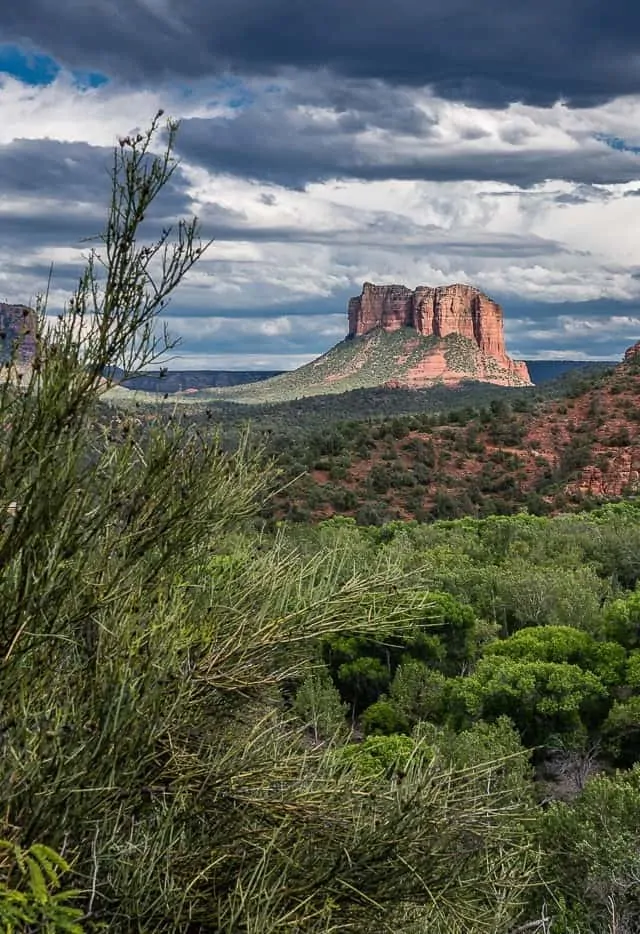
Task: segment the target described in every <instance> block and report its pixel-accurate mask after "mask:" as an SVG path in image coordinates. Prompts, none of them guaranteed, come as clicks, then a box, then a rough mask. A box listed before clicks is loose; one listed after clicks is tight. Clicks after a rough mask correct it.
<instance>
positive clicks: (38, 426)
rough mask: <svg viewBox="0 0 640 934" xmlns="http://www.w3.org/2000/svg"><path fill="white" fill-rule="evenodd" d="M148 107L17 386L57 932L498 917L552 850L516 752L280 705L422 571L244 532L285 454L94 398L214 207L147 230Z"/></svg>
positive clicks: (8, 487)
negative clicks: (340, 742)
mask: <svg viewBox="0 0 640 934" xmlns="http://www.w3.org/2000/svg"><path fill="white" fill-rule="evenodd" d="M157 126H158V121H157V120H156V121H155V122H154V124H153V126H152V128H151V130H150V131H149V133H148V134H146V135H139V136H138V137H136V138H134V139H126V140H122V141H121V142H120V145H119V147H117V148H116V151H115V160H114V168H113V199H112V203H111V207H110V212H109V216H108V220H107V225H106V228H105V232H104V235H103V236H102V244H103V249H104V252H103V254H98V253H94V254H92V255H91V257H90V260H89V264H88V267H87V270H86V273H85V275H84V276H83V277H82V279H81V281H80V283H79V285H78V289H77V291H76V293H75V294H74V296H73V298H72V300H71V301H70V303H69V308H68V309H67V310H66V312H65V314H63V315H62V316H60V319H59V320H58V321H57V323H56V325H55V327H53V328H52V329H50V330H48V331H45V328H44V314H41V316H40V325H39V328H40V334H39V353H38V358H37V360H36V361H35V363H34V368H33V373H32V374H31V376H30V377H29V378H27V379H25V380H23V383H24V385H16V384H15V383H12V382H11V381H9V380H8V379H5V381H4V384H3V386H2V390H1V393H0V424H1V425H2V429H3V430H2V433H1V435H0V510H1V512H0V515H2V526H1V529H0V567H1V568H2V571H1V573H0V700H1V709H0V742H1V744H2V756H1V757H0V789H1V791H2V802H3V810H2V819H1V820H2V828H1V829H0V836H2V837H3V838H5V839H6V840H7V841H8V843H9V845H10V846H12V847H17V848H21V849H20V850H14V852H22V850H26V851H29V849H30V848H31V852H38V851H37V850H36V849H35V847H37V846H46V847H47V848H50V849H47V850H46V852H47V853H51V852H53V853H54V855H55V853H59V854H63V855H64V860H65V863H64V865H65V866H69V867H70V870H71V873H70V884H71V885H72V889H73V891H71V893H70V894H69V893H68V892H67V895H68V897H69V899H71V901H72V903H73V908H75V909H76V912H75V913H73V914H69V915H68V916H67V917H66V918H62V917H61V918H58V919H57V920H56V919H53V920H52V921H51V925H53V927H51V925H50V929H51V930H53V931H64V930H67V931H75V930H85V931H91V930H94V929H96V926H97V925H104V926H105V927H106V928H107V929H108V930H109V931H114V932H119V931H120V932H135V931H138V932H145V934H150V932H155V931H158V932H160V931H162V932H171V931H176V932H178V931H180V932H187V931H188V932H198V931H200V932H228V934H232V932H233V934H237V932H247V934H249V932H251V934H269V932H281V931H282V932H284V931H304V932H329V931H337V930H340V931H347V930H352V931H361V932H370V931H372V930H380V931H383V930H387V931H400V930H403V929H404V930H407V931H409V930H426V929H428V930H429V931H430V932H431V931H435V932H445V931H446V932H453V934H455V932H463V931H464V932H469V931H474V932H480V931H487V932H489V931H491V932H494V934H495V932H500V931H504V932H507V931H508V930H510V928H511V926H512V923H513V922H514V920H515V919H517V918H518V917H519V915H520V913H521V909H522V905H523V903H524V901H525V900H526V898H527V897H528V892H529V887H530V885H531V884H532V882H533V881H534V880H535V878H536V875H535V874H536V865H537V856H536V846H535V843H534V837H533V833H532V830H531V813H532V811H531V808H530V804H529V803H528V802H527V801H525V800H522V799H521V798H514V795H513V794H512V793H511V791H510V789H509V788H508V787H506V786H504V785H499V786H498V788H497V790H496V791H493V790H492V789H493V784H492V782H491V781H488V780H487V781H485V780H484V779H485V778H486V777H487V775H490V774H491V771H492V769H494V768H496V769H497V768H500V766H499V765H496V766H495V767H494V766H492V765H491V764H487V763H486V762H484V763H482V764H480V765H478V766H477V768H476V767H472V768H464V769H457V768H456V767H454V766H453V765H451V764H450V763H448V762H444V763H438V762H436V761H434V760H433V758H429V757H424V756H419V755H417V754H416V755H415V756H413V757H412V758H411V761H410V762H409V763H408V764H407V767H406V770H405V772H404V775H403V780H402V782H386V783H382V784H381V783H380V782H377V783H374V784H372V781H371V778H370V777H369V776H367V775H366V774H364V775H363V774H360V773H359V772H358V771H357V770H354V769H352V768H350V767H349V764H348V763H345V762H342V763H341V762H340V761H339V759H337V758H336V757H335V755H333V752H332V750H331V749H328V750H326V749H324V748H323V747H322V746H318V745H317V744H315V745H314V746H313V747H312V748H311V747H310V744H309V736H308V732H307V730H306V729H305V728H304V725H302V726H301V724H300V722H299V721H298V720H294V719H293V715H292V714H291V715H290V714H289V713H288V712H287V708H286V706H285V704H284V702H283V700H282V696H283V695H282V691H281V686H283V685H285V684H287V683H290V682H291V680H292V679H294V680H295V679H298V681H301V680H303V679H304V678H305V677H307V678H308V677H309V665H310V659H312V658H315V657H316V655H317V651H318V644H319V642H320V640H326V639H327V638H328V637H330V636H331V637H337V636H339V635H340V634H341V633H348V634H349V635H350V636H354V637H357V635H358V634H359V633H362V634H363V635H364V634H366V636H367V637H371V635H372V634H377V635H378V636H379V637H380V638H384V636H385V634H386V633H388V632H391V631H393V632H397V631H398V629H399V628H401V627H402V626H405V625H406V626H411V625H412V624H414V623H415V622H416V621H417V620H424V618H425V614H427V613H428V606H426V605H425V596H424V594H423V592H422V590H420V589H414V587H413V584H412V580H411V579H410V578H407V577H406V576H404V574H403V573H402V571H401V569H400V566H399V565H397V564H395V563H394V562H393V561H391V560H389V558H388V557H387V556H385V555H384V554H381V556H380V557H379V559H376V560H375V561H372V562H369V563H368V565H367V567H366V569H363V568H361V567H358V566H357V564H356V562H355V561H354V559H353V556H352V554H351V552H350V551H349V549H347V548H344V549H341V548H339V547H333V548H324V549H319V550H318V551H317V552H315V553H313V554H305V553H304V551H301V550H299V549H296V548H294V547H293V545H291V544H290V543H289V541H288V540H287V537H286V534H285V533H282V534H280V535H278V536H276V537H275V538H267V537H264V536H262V537H261V536H260V535H257V534H255V533H252V532H250V531H248V530H247V527H246V520H247V519H248V518H249V517H250V516H252V515H253V514H254V512H255V510H256V509H257V508H258V506H259V505H260V503H261V501H263V500H264V498H265V497H266V496H267V495H268V493H269V490H270V489H271V488H272V487H273V484H274V482H275V477H274V475H273V472H272V471H270V470H269V469H265V465H264V463H263V460H262V458H261V457H259V456H258V455H252V454H250V453H249V450H248V447H247V445H246V444H243V445H241V447H240V448H239V449H238V450H237V451H235V452H233V453H232V454H228V453H224V452H223V450H222V448H221V447H220V446H219V445H218V443H217V441H216V439H215V437H212V436H210V435H204V434H202V433H200V432H199V431H197V430H192V429H189V428H185V427H183V426H182V425H181V424H180V421H179V420H172V419H169V420H168V421H166V422H165V423H163V424H160V423H157V424H155V425H149V424H146V423H144V422H142V420H136V419H132V418H127V419H125V418H122V417H121V416H119V415H118V413H117V412H114V411H113V410H108V409H105V407H104V405H103V404H101V399H102V397H103V395H104V394H105V392H106V390H107V388H108V387H107V385H106V383H105V381H104V378H103V374H105V373H110V372H112V367H114V366H122V367H124V368H125V369H127V370H129V371H131V370H135V369H136V368H140V367H142V366H144V365H147V364H149V363H150V362H153V361H154V360H157V358H158V355H159V353H161V352H162V350H163V349H164V345H163V343H162V342H158V341H157V340H156V338H155V336H154V335H155V325H156V319H157V315H158V312H159V311H160V310H161V309H162V308H163V306H164V304H165V303H166V301H167V299H168V297H169V295H170V293H171V291H172V290H173V288H174V287H175V286H176V285H177V284H178V283H179V282H180V280H181V278H182V277H183V276H184V275H185V274H186V272H187V271H188V270H189V268H190V267H191V266H192V264H193V263H194V262H195V261H196V260H197V259H198V257H199V256H200V255H201V253H202V251H203V249H204V247H203V246H202V245H201V244H200V242H199V240H198V239H197V233H198V231H197V225H196V223H195V222H192V223H190V224H184V223H181V225H180V227H179V229H178V237H177V241H176V243H175V245H174V246H170V244H169V232H167V231H163V233H162V235H161V236H160V238H159V239H158V241H157V242H156V243H155V244H152V245H151V246H148V245H141V241H140V236H141V230H143V228H142V227H141V225H142V224H143V221H144V219H145V217H146V215H147V213H148V211H149V209H150V207H151V205H152V202H153V200H154V198H155V197H156V196H157V195H158V194H159V192H160V191H161V189H162V188H163V187H164V185H165V184H166V183H167V181H168V180H169V179H170V177H171V174H172V172H173V171H174V168H175V165H174V163H173V162H172V157H171V149H172V144H173V138H174V133H175V129H176V128H175V125H172V124H169V127H168V135H169V143H168V147H167V150H166V152H165V153H164V155H160V156H153V155H152V143H153V140H154V134H155V131H156V129H157ZM101 269H102V270H104V272H103V274H102V278H100V270H101ZM41 311H44V306H43V307H42V308H41ZM105 412H106V415H105ZM10 504H15V505H14V506H11V508H9V507H10ZM313 690H314V691H315V690H316V688H313ZM310 696H311V697H312V699H313V697H314V696H315V695H314V694H313V692H311V694H310ZM307 706H308V704H307ZM302 707H303V708H304V705H302ZM299 709H301V707H300V705H299ZM474 769H475V771H474ZM480 779H482V780H480ZM481 788H483V789H484V788H486V789H487V790H486V792H482V793H481V792H480V789H481ZM42 852H45V851H42ZM51 858H53V857H51ZM60 865H61V866H62V865H63V864H60ZM0 871H1V872H2V873H4V880H5V882H4V884H5V892H8V891H9V890H10V883H11V879H10V878H9V870H8V869H7V868H6V866H5V865H4V864H2V866H1V868H0ZM38 891H40V892H41V891H42V890H41V888H40V889H38ZM65 891H66V890H65ZM52 917H53V916H52ZM47 923H49V922H48V921H47ZM24 924H25V925H26V927H24V929H25V930H27V929H29V928H28V924H29V922H28V921H25V922H24ZM7 929H8V930H10V929H11V928H7ZM17 929H18V928H16V930H17ZM38 929H39V930H46V928H44V927H42V926H40V927H39V928H38Z"/></svg>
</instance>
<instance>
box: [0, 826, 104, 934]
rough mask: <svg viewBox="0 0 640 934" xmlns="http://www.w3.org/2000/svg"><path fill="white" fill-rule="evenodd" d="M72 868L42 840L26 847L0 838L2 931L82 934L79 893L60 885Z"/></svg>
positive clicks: (11, 933) (16, 933)
mask: <svg viewBox="0 0 640 934" xmlns="http://www.w3.org/2000/svg"><path fill="white" fill-rule="evenodd" d="M70 870H71V867H70V866H69V864H68V863H67V862H66V860H64V859H63V858H62V857H61V856H60V855H59V854H58V853H56V852H55V851H54V850H52V849H50V847H48V846H44V845H43V844H41V843H33V844H32V845H31V846H30V847H29V848H28V849H27V850H23V849H22V848H21V847H20V846H18V845H17V844H15V843H12V842H10V841H8V840H0V926H1V927H2V930H3V931H4V932H5V934H18V932H20V931H26V930H38V931H41V932H42V934H83V931H85V930H86V928H85V927H84V926H83V925H82V924H81V923H80V922H81V919H82V917H83V911H82V910H81V909H80V908H78V907H76V906H75V905H74V903H75V902H76V901H77V900H78V896H79V895H80V893H79V892H78V891H76V890H72V889H62V888H61V885H62V883H61V876H62V875H63V874H67V873H69V872H70Z"/></svg>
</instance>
